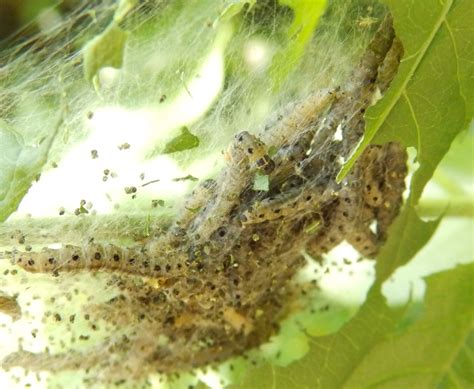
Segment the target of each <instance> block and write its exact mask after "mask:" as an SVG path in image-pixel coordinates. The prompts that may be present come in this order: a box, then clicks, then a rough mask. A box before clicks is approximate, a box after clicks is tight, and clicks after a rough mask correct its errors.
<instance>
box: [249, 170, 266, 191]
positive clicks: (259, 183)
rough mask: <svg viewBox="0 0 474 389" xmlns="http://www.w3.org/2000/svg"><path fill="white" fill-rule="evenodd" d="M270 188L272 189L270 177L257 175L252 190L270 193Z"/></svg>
mask: <svg viewBox="0 0 474 389" xmlns="http://www.w3.org/2000/svg"><path fill="white" fill-rule="evenodd" d="M269 188H270V180H269V179H268V175H266V174H259V173H257V174H256V175H255V180H254V182H253V188H252V189H253V190H261V191H264V192H268V189H269Z"/></svg>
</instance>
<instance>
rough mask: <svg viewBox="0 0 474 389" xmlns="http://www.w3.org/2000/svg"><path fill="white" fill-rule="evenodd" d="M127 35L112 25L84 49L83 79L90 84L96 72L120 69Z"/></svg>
mask: <svg viewBox="0 0 474 389" xmlns="http://www.w3.org/2000/svg"><path fill="white" fill-rule="evenodd" d="M127 37H128V34H127V33H126V32H125V31H123V30H122V29H121V28H120V27H118V26H117V25H116V24H115V23H112V24H110V25H109V27H107V29H106V30H105V31H104V32H103V33H102V34H100V35H98V36H96V37H95V38H94V39H92V40H91V41H90V42H88V43H87V45H86V46H85V47H84V53H83V55H84V77H85V79H86V80H87V81H89V82H91V81H92V80H93V78H94V77H95V76H96V74H97V72H98V71H99V70H100V69H101V68H103V67H105V66H112V67H114V68H120V67H121V66H122V61H123V52H124V49H125V43H126V42H127Z"/></svg>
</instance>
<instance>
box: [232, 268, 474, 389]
mask: <svg viewBox="0 0 474 389" xmlns="http://www.w3.org/2000/svg"><path fill="white" fill-rule="evenodd" d="M473 277H474V265H473V264H470V265H463V266H458V267H457V268H455V269H453V270H449V271H446V272H442V273H438V274H435V275H433V276H430V277H428V278H427V283H428V288H427V295H426V301H425V304H424V307H423V311H422V313H421V315H419V319H418V320H417V321H415V322H414V324H412V325H411V326H405V327H403V326H399V325H398V323H400V322H401V323H403V322H404V320H405V318H406V316H407V314H408V315H411V314H412V312H411V311H410V310H408V309H406V308H405V309H391V308H389V307H388V306H387V304H386V303H385V300H384V298H383V297H382V295H381V294H380V292H379V290H378V289H377V288H373V289H372V290H371V292H370V294H369V297H368V299H367V301H366V303H365V304H364V305H363V306H362V308H361V309H360V311H359V312H358V313H357V315H356V316H355V317H354V319H353V320H351V321H350V322H349V323H348V324H347V325H346V326H345V327H344V328H343V329H342V330H341V331H340V332H339V333H337V334H335V335H330V336H326V337H322V338H319V339H316V340H313V341H312V342H311V348H310V351H309V353H308V354H307V355H306V357H305V358H303V359H302V360H301V361H299V362H298V363H295V364H293V365H292V366H291V369H290V370H289V369H285V368H281V367H275V366H272V365H269V364H265V365H263V366H260V367H259V368H257V369H255V370H254V371H252V373H251V374H249V375H248V376H247V377H246V378H245V379H244V380H243V382H242V383H241V384H240V385H239V386H238V387H241V388H249V389H250V388H275V389H278V388H285V389H287V388H288V389H292V388H298V389H300V388H341V387H344V388H368V387H374V388H375V387H377V388H380V387H384V388H434V387H437V385H439V384H445V387H456V383H457V384H458V385H457V387H472V385H473V384H474V377H473V373H472V360H470V358H472V348H473V335H472V322H473V318H474V310H473V307H472V301H471V300H472V295H473V292H474V287H473V283H472V279H473Z"/></svg>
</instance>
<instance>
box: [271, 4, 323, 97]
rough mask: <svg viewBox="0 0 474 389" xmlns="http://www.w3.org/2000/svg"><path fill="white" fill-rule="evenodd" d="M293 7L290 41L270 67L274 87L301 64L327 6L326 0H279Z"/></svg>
mask: <svg viewBox="0 0 474 389" xmlns="http://www.w3.org/2000/svg"><path fill="white" fill-rule="evenodd" d="M279 2H280V4H282V5H287V6H289V7H291V8H292V9H293V12H294V18H293V22H292V24H291V26H290V28H289V29H288V32H287V36H288V42H287V44H286V45H285V47H284V48H282V49H281V50H280V51H279V52H278V53H276V54H275V56H274V57H273V61H272V64H271V67H270V69H269V72H270V76H271V78H272V82H273V87H274V89H279V88H280V87H281V85H282V84H283V82H284V81H285V80H286V79H287V77H288V76H289V74H290V73H291V71H292V70H293V69H294V68H295V67H296V66H297V65H298V64H299V62H300V59H301V57H302V56H303V53H304V50H305V47H306V45H307V44H308V43H309V41H310V39H311V37H312V35H313V31H314V29H315V28H316V26H317V24H318V21H319V18H320V17H321V15H322V13H323V12H324V9H325V8H326V0H279Z"/></svg>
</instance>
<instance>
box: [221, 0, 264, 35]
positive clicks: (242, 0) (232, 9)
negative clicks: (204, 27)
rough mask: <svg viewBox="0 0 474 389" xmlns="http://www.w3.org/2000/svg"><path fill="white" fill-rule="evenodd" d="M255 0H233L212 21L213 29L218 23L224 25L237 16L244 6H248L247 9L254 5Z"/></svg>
mask: <svg viewBox="0 0 474 389" xmlns="http://www.w3.org/2000/svg"><path fill="white" fill-rule="evenodd" d="M256 1H257V0H233V1H232V2H231V3H230V4H228V5H227V6H226V7H225V8H224V11H222V12H221V14H220V15H219V16H218V17H217V18H216V20H214V23H213V27H214V28H215V27H217V25H218V24H219V23H225V22H228V21H229V20H231V19H232V18H233V17H234V16H236V15H238V14H239V13H240V12H241V11H242V9H243V8H244V6H245V5H246V4H248V5H249V9H250V8H252V7H253V6H254V5H255V2H256Z"/></svg>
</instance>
